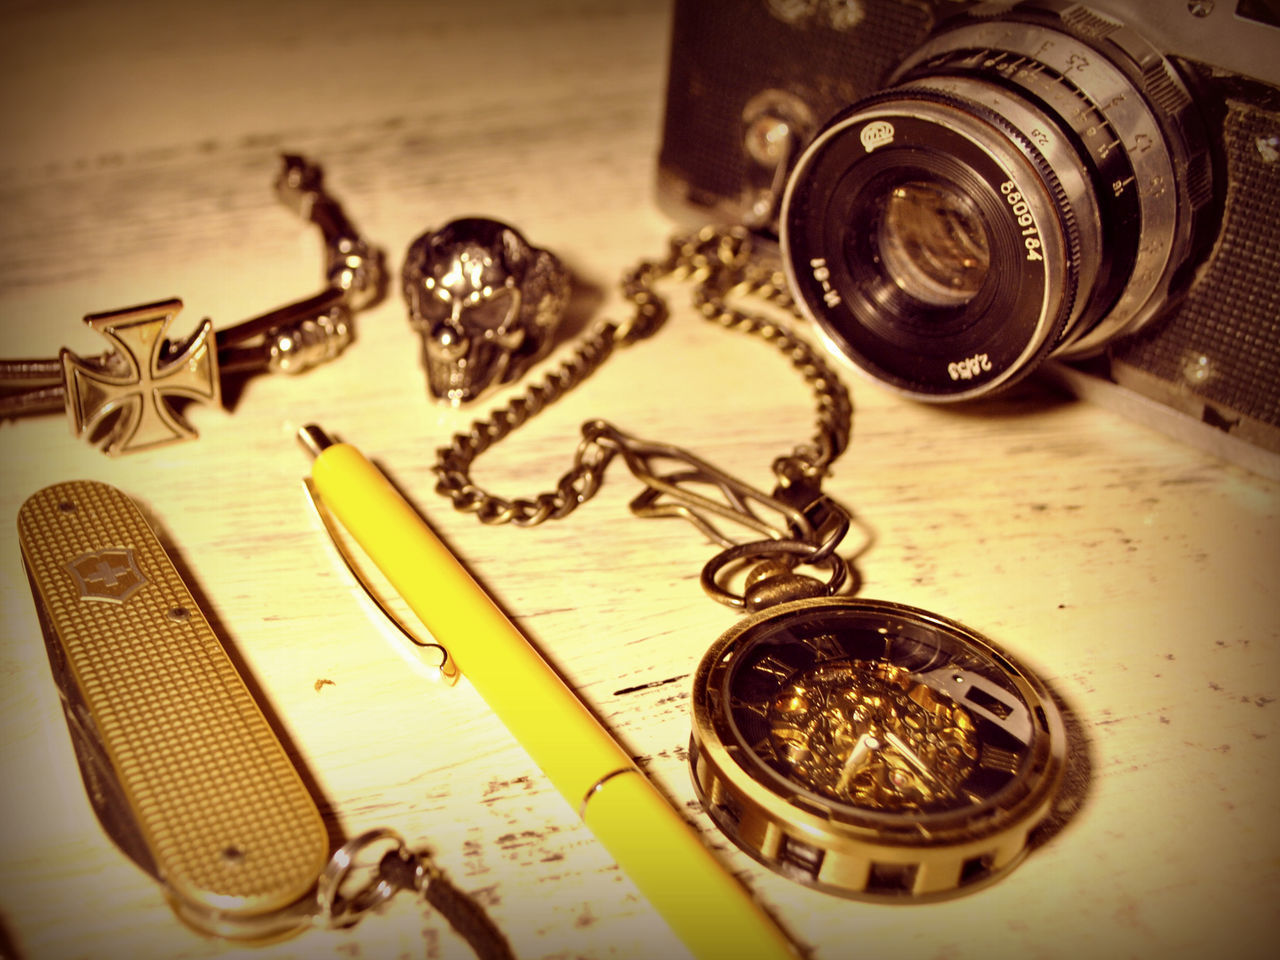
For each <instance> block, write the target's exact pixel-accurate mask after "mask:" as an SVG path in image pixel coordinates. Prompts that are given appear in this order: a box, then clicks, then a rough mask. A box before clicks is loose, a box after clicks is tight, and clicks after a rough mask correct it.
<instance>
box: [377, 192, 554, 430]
mask: <svg viewBox="0 0 1280 960" xmlns="http://www.w3.org/2000/svg"><path fill="white" fill-rule="evenodd" d="M401 283H402V287H403V290H404V298H405V302H406V303H407V304H408V307H409V322H410V325H411V326H412V327H413V329H414V330H415V331H416V332H417V334H418V336H419V337H420V338H421V339H422V362H423V366H424V367H425V368H426V371H427V388H428V389H429V390H430V392H431V394H432V396H434V397H435V398H436V399H438V400H443V401H445V402H447V403H450V404H453V405H455V406H456V405H458V404H462V403H466V402H468V401H470V400H474V399H475V398H476V397H478V396H480V395H481V394H482V393H484V392H485V391H487V390H488V389H490V388H492V387H496V386H498V385H500V384H503V383H510V382H511V381H513V380H516V379H518V378H519V377H520V376H521V375H522V374H523V373H524V371H525V370H526V369H528V367H529V365H530V364H532V363H533V362H534V361H535V360H537V359H539V358H540V357H542V356H543V355H544V354H546V352H547V351H548V350H550V348H551V343H552V339H553V336H554V334H555V330H556V327H557V326H558V325H559V323H560V318H561V316H562V315H563V314H564V310H565V306H566V305H567V303H568V301H569V272H568V270H566V269H565V267H564V266H563V265H562V264H561V263H560V261H559V260H557V259H556V257H555V256H553V255H552V254H551V253H549V252H547V251H546V250H541V249H539V248H538V247H534V246H532V245H531V244H529V243H528V241H526V240H525V238H524V237H523V236H521V234H520V232H519V231H518V230H516V229H515V228H514V227H510V226H508V225H507V224H505V223H500V222H498V221H497V220H487V219H483V218H477V217H471V218H466V219H461V220H454V221H452V222H451V223H448V224H446V225H445V226H443V227H441V228H440V229H439V230H429V231H427V232H426V233H424V234H423V235H422V236H420V237H418V238H417V239H416V240H414V241H413V243H412V244H410V246H409V250H408V252H407V254H406V255H405V262H404V267H403V269H402V272H401Z"/></svg>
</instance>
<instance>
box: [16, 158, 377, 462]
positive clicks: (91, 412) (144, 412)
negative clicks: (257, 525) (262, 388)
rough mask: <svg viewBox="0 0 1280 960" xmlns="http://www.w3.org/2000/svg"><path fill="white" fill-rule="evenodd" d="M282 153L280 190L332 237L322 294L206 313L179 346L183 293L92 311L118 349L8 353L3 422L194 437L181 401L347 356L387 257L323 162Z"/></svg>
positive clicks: (144, 439) (135, 446) (114, 446)
mask: <svg viewBox="0 0 1280 960" xmlns="http://www.w3.org/2000/svg"><path fill="white" fill-rule="evenodd" d="M282 160H283V166H282V168H281V170H280V174H279V176H278V177H277V178H276V182H275V189H276V194H277V196H278V197H279V199H280V201H281V202H282V203H284V204H285V206H287V207H289V208H290V209H292V210H294V211H295V212H296V213H297V214H298V215H299V216H300V217H302V218H303V219H305V220H309V221H310V222H311V223H313V224H315V225H316V227H318V228H319V230H320V233H321V235H322V236H323V238H324V246H325V280H326V286H325V288H324V289H323V290H321V291H320V292H319V293H317V294H314V295H313V296H309V297H306V298H304V299H301V300H297V301H294V302H293V303H289V304H286V305H285V306H283V307H280V308H278V309H276V310H272V311H270V312H269V313H264V314H262V315H261V316H257V317H254V318H252V319H249V320H245V321H243V322H242V323H238V324H236V325H235V326H232V327H228V328H226V329H223V330H218V331H217V332H216V333H215V332H214V330H213V323H212V321H211V320H208V319H205V320H203V321H201V323H200V325H199V326H198V327H197V329H196V331H195V332H194V333H193V334H191V336H190V337H188V338H187V339H186V340H185V341H180V342H171V341H169V340H168V339H166V338H165V333H166V331H167V330H168V328H169V325H170V323H171V322H172V321H173V318H174V317H175V316H176V315H177V314H178V312H179V311H180V310H181V309H182V301H181V300H179V299H176V298H173V299H168V300H160V301H157V302H155V303H148V304H143V305H141V306H137V307H128V308H125V309H122V310H113V311H109V312H107V313H97V314H90V315H89V316H86V317H85V318H84V322H85V323H86V324H88V325H89V326H90V327H91V328H92V329H94V330H96V331H97V332H98V333H100V334H102V335H103V336H104V337H105V338H106V339H107V340H108V341H109V342H110V343H111V349H109V350H108V351H106V352H105V353H102V354H98V355H96V356H92V357H78V356H76V355H75V354H74V353H72V352H71V351H70V350H67V349H65V348H64V349H63V350H62V351H61V352H60V354H59V355H58V357H56V358H50V359H39V360H0V417H3V418H6V419H8V418H10V417H19V416H29V415H33V414H44V413H52V412H56V411H58V410H65V411H66V414H67V418H68V420H69V421H70V423H71V430H72V433H73V434H74V435H75V436H77V437H82V438H85V439H87V440H88V441H89V442H90V443H93V444H100V445H101V446H102V449H103V451H104V452H105V453H106V454H107V455H109V456H117V455H119V454H122V453H132V452H135V451H139V450H147V449H151V448H154V447H158V446H163V445H166V444H170V443H177V442H181V441H184V440H193V439H195V438H196V437H197V436H198V434H197V433H196V431H195V429H194V428H193V427H192V426H191V425H190V424H189V423H187V421H186V419H185V418H184V417H183V415H182V414H181V413H180V412H178V410H177V409H176V408H175V406H174V401H177V400H181V401H195V402H197V403H207V404H213V405H217V404H220V403H221V402H222V378H223V377H224V376H227V375H235V376H238V377H243V376H252V375H254V374H257V373H264V372H266V373H288V374H296V373H301V372H303V371H305V370H309V369H311V368H312V367H315V366H317V365H319V364H322V363H325V362H327V361H329V360H332V359H333V358H334V357H336V356H338V354H340V353H341V352H342V351H343V349H345V348H346V346H347V345H348V344H349V343H350V342H351V340H352V336H353V324H352V314H354V313H355V312H356V311H358V310H361V309H363V308H365V307H367V306H369V305H371V304H372V303H374V302H375V301H377V300H378V299H380V297H381V296H382V293H383V290H384V287H385V281H384V273H385V272H384V267H383V255H382V252H381V251H380V250H377V249H376V248H374V247H371V246H370V245H369V244H367V243H366V242H365V241H364V240H363V239H361V237H360V235H359V234H358V233H357V232H356V230H355V228H354V227H353V226H352V224H351V222H350V221H349V220H348V219H347V217H346V215H345V214H344V213H343V211H342V207H341V206H340V205H339V204H338V202H337V201H336V200H335V199H334V198H333V197H332V196H330V195H329V194H328V193H327V192H326V191H325V189H324V182H323V174H322V172H321V170H320V167H318V166H317V165H316V164H314V163H312V162H311V161H309V160H307V159H306V158H304V157H300V156H295V155H289V154H286V155H284V156H283V157H282Z"/></svg>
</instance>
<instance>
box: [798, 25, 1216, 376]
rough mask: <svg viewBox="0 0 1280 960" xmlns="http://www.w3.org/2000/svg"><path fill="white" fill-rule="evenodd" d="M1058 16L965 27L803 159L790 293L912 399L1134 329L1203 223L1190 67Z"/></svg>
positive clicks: (1205, 178) (1164, 293)
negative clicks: (1182, 71) (1185, 73)
mask: <svg viewBox="0 0 1280 960" xmlns="http://www.w3.org/2000/svg"><path fill="white" fill-rule="evenodd" d="M1057 9H1058V8H1052V9H1050V10H1048V11H1046V10H1045V9H1040V8H1039V7H1038V6H1037V5H1035V4H1027V5H1021V6H1016V7H1014V8H1013V10H1012V11H1011V12H1010V13H1008V14H1007V15H1005V16H1004V17H1000V18H986V19H977V18H975V19H957V20H955V21H952V25H951V26H950V27H949V28H948V29H946V30H944V31H943V32H941V33H939V34H938V35H936V36H935V37H934V38H933V39H932V40H931V41H929V42H928V43H927V44H926V45H925V46H924V47H922V48H921V49H919V50H917V51H916V52H915V53H914V54H913V55H912V56H911V57H909V58H908V60H907V62H906V63H905V64H904V65H903V66H902V67H901V68H900V69H899V71H898V73H897V74H896V76H895V78H894V79H893V80H892V81H891V85H890V86H889V87H888V89H886V90H885V91H884V92H882V93H879V94H876V95H874V96H872V97H869V98H867V99H864V100H862V101H859V102H858V103H855V104H853V105H852V106H851V107H849V108H848V109H846V110H845V111H843V112H842V113H840V114H838V115H837V116H836V117H835V118H833V119H832V120H831V121H830V122H829V123H828V124H827V125H826V126H825V127H824V128H823V129H822V130H821V131H819V133H818V134H817V136H816V137H815V138H814V139H813V141H812V142H811V143H810V144H809V145H808V147H807V148H806V149H805V151H804V152H803V154H802V155H801V156H800V158H799V160H798V161H797V162H796V165H795V168H794V169H793V171H792V174H791V177H790V180H789V182H788V185H787V190H786V194H785V196H784V199H783V207H782V213H781V216H780V221H779V227H780V233H781V239H782V248H783V256H784V262H785V266H786V270H787V273H788V277H789V280H790V282H791V286H792V290H793V291H794V292H795V294H796V298H797V300H798V302H799V303H800V304H801V306H802V307H803V309H804V310H805V311H806V313H808V314H809V315H810V316H811V317H812V318H813V319H814V321H815V322H816V324H817V326H818V328H819V330H820V331H821V333H822V335H823V337H824V338H825V339H826V340H827V341H828V343H829V344H830V345H831V346H832V347H833V348H834V349H835V350H836V351H837V352H838V353H841V354H843V355H845V356H847V357H848V358H849V359H850V360H852V362H853V363H854V364H856V365H857V366H858V367H859V368H861V369H862V370H863V371H865V372H867V373H869V374H870V375H871V376H872V377H874V378H875V379H877V380H880V381H882V382H884V383H886V384H888V385H890V386H892V387H894V388H895V389H897V390H899V391H901V392H903V393H906V394H908V395H911V396H915V397H917V398H919V399H925V400H938V401H947V400H962V399H968V398H972V397H976V396H981V395H985V394H988V393H990V392H993V391H995V390H997V389H1000V388H1002V387H1005V386H1007V385H1009V384H1011V383H1013V382H1015V381H1016V380H1018V379H1020V378H1021V377H1023V376H1025V375H1026V374H1027V373H1029V372H1031V371H1032V370H1034V369H1035V368H1036V367H1037V366H1038V365H1039V364H1040V363H1041V361H1043V360H1044V359H1046V358H1048V357H1050V356H1078V355H1084V354H1087V353H1090V352H1094V351H1096V350H1098V349H1100V348H1101V347H1103V346H1105V344H1106V343H1108V342H1109V341H1110V340H1111V339H1113V338H1114V337H1116V336H1118V335H1120V334H1121V333H1127V332H1131V331H1133V330H1135V329H1137V328H1138V327H1140V326H1141V325H1142V324H1144V323H1146V322H1147V321H1148V320H1150V319H1151V317H1152V316H1154V315H1155V314H1156V313H1157V312H1158V311H1159V310H1160V308H1161V307H1162V306H1163V305H1164V304H1165V303H1166V302H1167V301H1168V299H1169V298H1170V295H1171V293H1172V291H1173V290H1174V288H1175V287H1176V285H1177V284H1178V283H1179V282H1181V279H1182V277H1183V268H1184V266H1185V265H1186V264H1187V263H1188V262H1189V260H1190V259H1191V257H1192V253H1193V250H1194V249H1195V241H1196V238H1197V237H1198V236H1200V235H1201V233H1202V232H1203V230H1204V224H1205V222H1206V214H1207V211H1208V209H1209V206H1210V203H1211V200H1212V189H1211V176H1210V169H1209V162H1208V157H1209V152H1208V148H1207V145H1206V144H1207V139H1206V138H1205V137H1204V135H1203V133H1202V128H1201V125H1200V121H1199V120H1198V118H1197V116H1196V114H1195V111H1194V109H1193V104H1192V101H1191V98H1190V96H1189V95H1188V94H1187V91H1186V89H1185V87H1184V86H1183V85H1182V82H1181V80H1180V79H1179V78H1178V75H1177V74H1176V73H1175V72H1174V71H1173V69H1172V67H1171V66H1170V65H1169V64H1168V63H1167V62H1166V61H1165V60H1164V59H1163V58H1162V57H1161V56H1160V55H1159V54H1158V53H1157V52H1156V51H1155V50H1154V49H1152V48H1151V47H1149V46H1148V45H1147V44H1146V43H1145V42H1144V41H1142V40H1141V39H1140V38H1138V37H1137V36H1136V35H1134V34H1132V33H1131V32H1130V31H1128V30H1126V29H1124V28H1123V27H1121V26H1120V25H1119V24H1115V23H1113V22H1111V21H1108V20H1104V19H1102V18H1100V17H1095V16H1093V15H1090V17H1089V18H1086V19H1083V20H1081V21H1080V22H1072V23H1070V24H1067V23H1064V22H1063V21H1062V20H1060V19H1059V17H1058V14H1057V13H1056V12H1055V11H1056V10H1057ZM1072 9H1074V10H1077V11H1079V10H1081V9H1082V8H1072Z"/></svg>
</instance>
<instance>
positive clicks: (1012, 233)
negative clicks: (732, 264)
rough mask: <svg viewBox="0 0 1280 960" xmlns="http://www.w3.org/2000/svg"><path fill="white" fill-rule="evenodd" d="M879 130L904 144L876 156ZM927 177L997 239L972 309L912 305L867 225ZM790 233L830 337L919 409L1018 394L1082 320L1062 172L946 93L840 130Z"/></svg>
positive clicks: (839, 120)
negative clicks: (963, 200) (1020, 382)
mask: <svg viewBox="0 0 1280 960" xmlns="http://www.w3.org/2000/svg"><path fill="white" fill-rule="evenodd" d="M993 127H994V128H997V129H998V130H999V133H998V134H993V132H992V128H993ZM878 129H879V130H885V129H887V130H891V131H892V133H891V141H889V142H885V143H880V144H877V145H875V146H873V147H871V148H870V149H868V145H867V143H864V138H871V139H870V140H868V142H869V143H874V142H875V141H874V133H875V131H876V130H878ZM920 179H923V180H925V181H930V180H937V181H941V182H944V183H946V184H948V185H949V186H950V187H953V188H955V189H958V190H961V191H964V192H965V193H966V194H967V195H968V196H969V198H970V200H972V201H973V204H974V207H975V209H976V210H977V211H978V212H979V215H980V217H981V219H982V221H983V224H984V227H985V228H986V231H987V235H988V243H989V249H990V266H989V268H988V270H987V275H986V277H985V279H984V281H983V283H982V285H981V287H980V288H979V289H978V290H977V292H976V293H975V294H974V295H973V297H971V298H970V299H969V300H968V301H966V302H964V303H963V304H961V305H959V306H942V307H940V306H936V305H933V304H929V303H927V302H925V301H924V300H922V299H919V298H914V297H912V296H910V291H909V290H907V289H905V288H904V287H903V286H900V285H897V284H895V283H894V282H893V279H892V278H891V277H890V276H888V274H887V273H886V270H885V269H884V265H883V262H882V261H881V260H880V259H879V258H878V254H877V253H876V251H875V249H874V239H873V238H874V236H875V234H876V232H877V230H878V228H877V227H876V226H875V225H874V224H872V223H867V222H866V220H867V218H868V216H872V215H874V210H875V208H876V204H877V201H878V199H879V198H880V197H882V196H883V194H884V191H885V189H886V188H888V187H890V186H891V185H892V184H893V183H894V182H907V181H911V180H920ZM1019 218H1021V219H1022V223H1019ZM1028 218H1029V219H1028ZM780 227H781V231H780V232H781V239H782V247H783V260H784V264H785V268H786V270H787V273H788V277H789V280H790V282H791V285H792V290H793V291H794V292H795V293H796V295H797V300H798V301H799V303H800V304H801V306H802V308H803V309H804V310H805V311H806V312H807V313H808V314H809V315H810V317H812V318H813V320H814V321H815V323H816V325H817V326H818V328H819V330H820V331H821V333H822V335H823V337H824V338H825V339H826V340H827V341H828V343H829V344H830V345H831V346H832V348H833V349H834V350H835V351H836V352H838V353H841V354H843V355H845V356H846V357H848V358H850V359H851V360H852V361H853V362H854V363H855V365H856V366H858V367H859V368H860V369H861V370H862V371H863V372H866V373H868V374H870V375H871V376H872V377H873V378H875V379H877V380H879V381H881V382H882V383H884V384H886V385H888V386H890V387H891V388H893V389H896V390H898V391H900V392H903V393H906V394H908V395H911V396H913V397H916V398H917V399H922V400H932V401H953V400H962V399H968V398H971V397H973V396H978V395H981V394H984V393H987V392H990V391H992V390H994V389H997V388H998V387H1002V386H1007V385H1008V384H1010V383H1012V382H1014V381H1015V380H1016V379H1018V378H1020V377H1021V376H1023V375H1024V374H1025V373H1027V372H1029V371H1030V370H1032V369H1034V368H1035V366H1036V365H1038V363H1039V361H1040V360H1042V359H1043V358H1044V357H1045V356H1047V355H1048V353H1049V352H1050V351H1052V349H1053V348H1054V347H1055V345H1057V344H1058V342H1059V341H1060V339H1061V337H1062V335H1063V333H1064V331H1065V330H1066V329H1067V326H1068V322H1069V320H1070V319H1071V316H1072V307H1073V297H1074V291H1075V289H1076V287H1077V277H1078V266H1079V262H1080V249H1079V248H1080V242H1079V237H1078V234H1077V231H1076V228H1075V223H1074V218H1073V214H1072V211H1071V208H1070V205H1069V204H1067V203H1066V202H1065V197H1064V196H1063V194H1062V191H1061V188H1060V186H1059V185H1058V183H1057V178H1056V175H1055V174H1054V172H1053V170H1052V169H1050V168H1049V167H1048V165H1046V164H1045V163H1044V162H1043V160H1042V158H1040V157H1039V154H1038V153H1037V151H1036V150H1035V149H1034V148H1033V147H1031V145H1029V144H1027V143H1025V142H1024V141H1023V140H1022V138H1021V136H1020V134H1019V133H1018V132H1017V130H1016V129H1014V128H1013V127H1011V126H1009V125H1008V124H1007V123H1006V122H1005V121H1004V120H1003V119H1002V118H1001V117H999V116H998V115H995V114H990V113H989V112H988V111H986V110H985V108H983V107H982V106H981V105H977V104H973V103H969V102H967V101H959V100H956V99H955V98H952V97H950V96H948V95H946V94H945V93H942V92H939V91H932V90H922V91H911V92H910V93H909V95H907V96H904V95H903V93H902V92H901V91H889V92H886V93H884V94H880V95H877V96H875V97H872V98H869V99H867V100H864V101H862V102H860V103H859V104H857V105H855V106H854V107H853V108H851V109H850V110H848V111H847V112H845V113H843V114H841V115H838V116H837V117H836V118H835V119H833V120H832V121H831V122H830V123H829V124H828V126H827V127H826V128H824V130H823V131H822V132H821V133H820V134H819V135H818V137H817V138H815V140H814V141H813V142H812V143H811V144H810V145H809V147H808V149H807V150H806V151H805V153H804V155H803V156H802V157H801V158H800V160H799V161H798V162H797V165H796V168H795V170H794V171H793V174H792V177H791V181H790V183H789V185H788V190H787V193H786V196H785V197H784V201H783V211H782V216H781V219H780Z"/></svg>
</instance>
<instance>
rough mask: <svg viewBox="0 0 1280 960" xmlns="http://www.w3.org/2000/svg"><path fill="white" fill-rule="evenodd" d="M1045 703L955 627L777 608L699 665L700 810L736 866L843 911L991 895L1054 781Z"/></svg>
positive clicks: (1009, 666) (940, 621)
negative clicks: (836, 903) (813, 890)
mask: <svg viewBox="0 0 1280 960" xmlns="http://www.w3.org/2000/svg"><path fill="white" fill-rule="evenodd" d="M1064 756H1065V734H1064V730H1063V724H1062V719H1061V717H1060V715H1059V713H1058V711H1057V709H1056V708H1055V707H1054V704H1053V701H1052V699H1051V698H1050V696H1049V694H1048V692H1047V690H1046V689H1045V688H1044V686H1043V685H1042V684H1041V683H1040V682H1039V681H1038V680H1037V679H1036V678H1035V677H1034V676H1032V675H1031V674H1030V673H1028V672H1027V671H1026V670H1024V669H1023V668H1021V667H1019V666H1018V665H1017V664H1016V663H1014V661H1012V660H1011V659H1010V658H1009V657H1008V656H1006V655H1005V654H1003V653H1001V652H1000V651H998V650H997V649H996V648H995V647H993V646H992V645H991V643H990V642H989V641H988V640H986V639H985V638H983V637H982V636H980V635H979V634H977V633H974V632H973V631H972V630H970V629H968V628H967V627H965V626H963V625H961V624H959V623H956V622H954V621H952V620H948V619H946V618H945V617H941V616H938V615H937V614H933V613H929V612H927V611H925V610H920V609H916V608H914V607H908V606H903V605H901V604H895V603H888V602H884V601H876V600H857V599H820V600H799V601H795V602H791V603H784V604H779V605H778V606H776V607H771V608H768V609H766V610H764V611H762V612H760V613H757V614H755V615H754V616H751V617H748V618H746V619H744V620H742V621H740V622H739V623H738V624H736V625H735V626H734V627H733V628H731V629H730V630H729V631H727V632H726V633H725V634H724V635H723V636H722V637H721V638H720V639H719V640H718V641H717V642H716V644H715V645H714V646H713V647H712V648H711V649H710V650H709V651H707V654H706V655H705V656H704V657H703V660H702V662H701V664H700V665H699V667H698V671H697V674H696V676H695V679H694V690H693V735H692V739H691V744H690V765H691V767H692V773H693V780H694V785H695V788H696V789H697V792H698V796H699V799H700V800H701V801H702V803H703V805H704V806H705V808H706V810H707V811H708V813H709V814H710V815H711V817H712V819H713V820H714V821H715V822H716V824H717V825H718V826H719V827H720V828H721V829H722V830H723V831H724V832H725V833H726V834H727V835H728V836H729V837H730V838H731V839H732V840H733V841H734V842H735V843H736V844H738V846H740V847H742V849H744V850H745V851H746V852H747V853H749V854H751V855H752V856H753V857H755V858H756V859H758V860H760V861H761V862H762V863H764V864H765V865H766V866H768V867H770V868H771V869H773V870H775V871H777V872H778V873H781V874H783V875H784V876H787V877H790V878H792V879H794V880H797V881H799V882H801V883H804V884H808V885H810V886H813V887H817V888H819V889H822V890H825V891H827V892H830V893H836V894H841V895H844V896H849V897H856V898H860V899H872V900H889V901H898V902H918V901H926V900H935V899H942V898H945V897H951V896H956V895H958V894H962V893H966V892H968V891H970V890H973V889H976V888H977V887H979V886H982V885H985V884H986V883H990V882H991V881H993V880H995V879H998V878H999V877H1001V876H1002V875H1003V874H1005V873H1006V872H1008V871H1009V870H1010V869H1011V868H1012V867H1014V866H1015V865H1016V864H1017V863H1018V862H1019V861H1020V860H1021V859H1022V857H1023V855H1024V854H1025V852H1026V849H1027V836H1028V833H1029V832H1030V831H1031V829H1032V828H1033V827H1035V825H1036V824H1038V823H1039V822H1040V821H1041V820H1043V819H1044V817H1045V815H1046V814H1047V813H1048V812H1049V809H1050V806H1051V804H1052V802H1053V798H1054V795H1055V793H1056V792H1057V788H1058V784H1059V782H1060V780H1061V775H1062V770H1063V762H1064Z"/></svg>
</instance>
